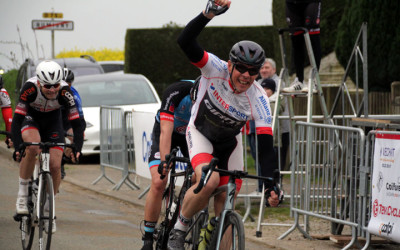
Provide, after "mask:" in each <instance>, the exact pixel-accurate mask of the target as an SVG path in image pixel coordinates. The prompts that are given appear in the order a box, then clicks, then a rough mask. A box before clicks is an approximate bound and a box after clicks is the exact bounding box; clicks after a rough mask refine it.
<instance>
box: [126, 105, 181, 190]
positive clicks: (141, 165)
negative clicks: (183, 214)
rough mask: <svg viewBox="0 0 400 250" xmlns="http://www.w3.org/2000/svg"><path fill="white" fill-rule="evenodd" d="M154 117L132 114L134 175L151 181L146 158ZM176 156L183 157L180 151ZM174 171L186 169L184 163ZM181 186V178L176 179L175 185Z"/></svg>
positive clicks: (141, 113) (178, 164)
mask: <svg viewBox="0 0 400 250" xmlns="http://www.w3.org/2000/svg"><path fill="white" fill-rule="evenodd" d="M154 117H155V114H153V113H150V112H140V111H134V112H132V118H133V143H134V144H135V163H136V173H137V174H138V175H140V176H142V177H145V178H148V179H151V175H150V171H149V162H148V158H149V154H150V147H151V136H152V132H153V125H154ZM177 155H178V156H183V155H182V153H181V151H179V152H178V154H177ZM175 169H176V172H181V171H184V170H185V169H186V163H177V164H176V166H175ZM182 184H183V178H178V179H177V180H176V183H175V185H177V186H182Z"/></svg>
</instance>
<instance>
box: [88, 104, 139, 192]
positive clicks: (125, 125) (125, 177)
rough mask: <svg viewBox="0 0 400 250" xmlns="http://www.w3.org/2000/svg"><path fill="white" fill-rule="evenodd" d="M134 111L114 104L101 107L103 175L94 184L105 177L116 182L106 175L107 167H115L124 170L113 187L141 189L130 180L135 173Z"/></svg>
mask: <svg viewBox="0 0 400 250" xmlns="http://www.w3.org/2000/svg"><path fill="white" fill-rule="evenodd" d="M132 126H133V121H132V112H131V111H124V110H123V109H122V108H118V107H112V106H101V107H100V170H101V175H100V176H99V177H98V178H97V179H96V180H95V181H93V183H92V184H93V185H95V184H96V183H97V182H99V181H100V180H101V179H102V178H105V179H106V180H108V181H109V182H111V183H112V184H115V182H114V181H113V180H112V179H111V178H109V177H108V176H107V175H106V171H105V168H106V167H108V168H113V169H117V170H120V171H121V172H122V177H121V179H120V181H119V182H118V183H117V184H115V186H114V187H113V189H114V190H119V189H120V188H121V186H122V184H126V185H127V186H128V187H130V188H131V189H140V188H139V186H138V185H137V184H136V183H135V182H133V181H132V180H130V178H129V175H130V174H131V173H135V169H134V167H132V165H133V166H134V153H133V152H134V148H133V130H132Z"/></svg>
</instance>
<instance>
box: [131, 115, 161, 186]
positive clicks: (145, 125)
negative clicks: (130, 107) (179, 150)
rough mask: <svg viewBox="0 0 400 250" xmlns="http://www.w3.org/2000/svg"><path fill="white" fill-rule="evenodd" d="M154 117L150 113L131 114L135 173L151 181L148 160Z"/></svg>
mask: <svg viewBox="0 0 400 250" xmlns="http://www.w3.org/2000/svg"><path fill="white" fill-rule="evenodd" d="M155 115H156V114H154V113H151V112H140V111H134V112H132V120H133V143H134V147H135V164H136V173H137V174H138V175H140V176H142V177H146V178H149V179H151V175H150V171H149V166H148V158H149V153H150V147H151V134H152V131H153V125H154V117H155Z"/></svg>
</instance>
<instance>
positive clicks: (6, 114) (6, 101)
mask: <svg viewBox="0 0 400 250" xmlns="http://www.w3.org/2000/svg"><path fill="white" fill-rule="evenodd" d="M0 107H1V113H2V114H3V120H4V124H5V125H6V131H7V132H11V122H12V108H11V100H10V96H9V95H8V92H7V90H6V89H5V88H4V82H3V76H2V75H0ZM5 142H6V144H7V146H8V147H11V146H12V142H11V138H10V137H9V136H7V137H6V141H5Z"/></svg>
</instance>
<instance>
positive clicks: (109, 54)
mask: <svg viewBox="0 0 400 250" xmlns="http://www.w3.org/2000/svg"><path fill="white" fill-rule="evenodd" d="M81 55H89V56H92V57H93V58H94V59H95V60H96V61H125V52H124V51H123V50H119V49H108V48H103V49H101V50H95V49H89V50H79V49H77V48H75V49H74V50H70V51H66V50H63V51H61V52H60V53H58V54H57V55H56V58H63V57H80V56H81Z"/></svg>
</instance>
